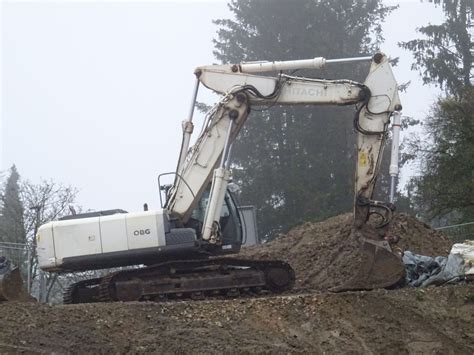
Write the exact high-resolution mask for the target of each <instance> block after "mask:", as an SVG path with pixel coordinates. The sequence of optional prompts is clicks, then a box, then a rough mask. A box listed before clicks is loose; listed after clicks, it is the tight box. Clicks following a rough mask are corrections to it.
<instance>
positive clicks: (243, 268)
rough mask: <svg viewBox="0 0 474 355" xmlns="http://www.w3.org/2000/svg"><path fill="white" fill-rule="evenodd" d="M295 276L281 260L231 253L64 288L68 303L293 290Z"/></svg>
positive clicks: (141, 270) (109, 276)
mask: <svg viewBox="0 0 474 355" xmlns="http://www.w3.org/2000/svg"><path fill="white" fill-rule="evenodd" d="M294 282H295V274H294V271H293V269H292V268H291V266H290V265H288V264H287V263H285V262H282V261H253V260H244V259H233V258H215V259H207V260H183V261H170V262H164V263H160V264H156V265H152V266H148V267H141V268H137V269H127V270H121V271H116V272H112V273H110V274H108V275H106V276H104V277H102V278H96V279H91V280H85V281H80V282H77V283H75V284H73V285H71V286H70V287H69V288H68V289H67V290H66V291H65V293H64V303H65V304H72V303H92V302H117V301H121V302H130V301H161V300H167V299H181V298H191V299H204V298H207V297H214V296H229V297H237V296H239V295H240V294H241V293H252V294H258V293H260V292H262V291H267V292H270V293H281V292H284V291H288V290H290V289H291V288H292V287H293V285H294Z"/></svg>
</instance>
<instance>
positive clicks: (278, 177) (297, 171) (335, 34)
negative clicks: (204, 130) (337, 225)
mask: <svg viewBox="0 0 474 355" xmlns="http://www.w3.org/2000/svg"><path fill="white" fill-rule="evenodd" d="M229 8H230V10H231V11H232V13H233V15H234V19H232V20H229V19H224V20H217V21H215V23H216V24H217V25H218V26H219V31H218V37H217V39H216V40H215V41H214V42H215V56H216V57H217V59H219V60H220V61H222V62H223V63H238V62H241V61H252V60H290V59H306V58H313V57H315V56H323V57H326V58H341V57H354V56H360V55H370V54H373V53H374V52H375V49H376V46H377V44H378V43H379V41H380V40H381V22H382V21H383V19H384V17H385V16H386V15H387V14H388V13H389V12H390V10H391V9H392V8H391V7H386V6H384V5H382V2H381V1H378V0H372V1H371V0H368V1H357V0H341V1H328V0H326V1H315V0H298V1H285V0H272V1H270V0H266V1H265V0H262V1H251V0H232V1H231V2H230V4H229ZM367 73H368V65H367V64H365V65H364V64H362V65H357V66H355V65H354V64H350V65H339V66H335V67H332V68H328V69H325V70H323V71H307V70H301V71H298V72H297V73H296V74H295V75H300V76H306V77H325V78H327V79H337V78H347V79H352V80H358V81H361V80H363V79H364V78H365V76H366V75H367ZM353 116H354V110H353V109H352V108H342V107H338V108H334V107H315V106H306V107H273V108H271V109H268V110H263V111H258V110H256V109H254V111H253V112H252V113H251V114H250V117H249V120H248V121H247V123H246V125H245V126H244V128H243V129H242V132H241V134H240V136H239V138H238V140H237V141H236V142H235V143H234V147H233V150H232V152H233V153H232V154H233V157H232V159H233V162H234V166H233V171H234V178H235V179H236V180H237V182H238V183H239V184H240V185H242V200H243V202H244V203H250V204H253V205H255V206H256V207H257V213H258V217H259V231H260V232H261V234H262V237H263V238H272V237H273V236H274V235H275V234H276V233H278V232H285V231H286V230H287V229H288V228H290V227H292V226H293V225H295V224H298V223H301V222H303V221H309V220H321V219H324V218H327V217H329V216H331V215H335V214H338V213H341V212H345V211H349V210H350V209H351V208H352V205H353V183H354V181H353V180H354V169H355V151H356V148H355V133H354V132H353V128H352V121H353Z"/></svg>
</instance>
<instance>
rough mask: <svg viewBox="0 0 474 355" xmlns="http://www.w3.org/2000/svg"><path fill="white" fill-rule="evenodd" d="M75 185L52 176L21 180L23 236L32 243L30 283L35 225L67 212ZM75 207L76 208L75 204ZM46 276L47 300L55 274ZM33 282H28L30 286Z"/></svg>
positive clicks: (35, 264)
mask: <svg viewBox="0 0 474 355" xmlns="http://www.w3.org/2000/svg"><path fill="white" fill-rule="evenodd" d="M77 192H78V191H77V189H76V188H74V187H71V186H65V185H62V184H60V183H56V182H54V181H52V180H49V181H48V180H43V181H42V182H40V183H39V184H34V183H32V182H30V181H24V182H23V183H22V186H21V200H22V202H23V206H24V207H25V208H24V216H23V221H24V225H25V231H26V238H27V241H28V243H29V244H30V246H31V255H30V275H31V280H32V281H31V283H33V280H35V279H37V277H38V257H37V249H36V238H37V232H38V228H39V227H40V226H41V225H42V224H44V223H47V222H50V221H53V220H56V219H58V218H60V217H62V216H65V215H67V214H69V211H70V209H69V207H70V206H73V205H74V204H75V199H76V196H77ZM76 209H79V208H78V207H77V206H76ZM45 277H46V300H47V299H48V298H49V296H50V294H51V292H52V290H53V288H54V284H55V283H56V281H57V279H58V276H57V274H47V275H45ZM31 286H32V285H31V284H30V287H31Z"/></svg>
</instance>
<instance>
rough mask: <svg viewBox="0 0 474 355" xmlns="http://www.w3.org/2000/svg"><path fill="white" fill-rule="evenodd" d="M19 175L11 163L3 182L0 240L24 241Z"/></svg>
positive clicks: (10, 241) (9, 241)
mask: <svg viewBox="0 0 474 355" xmlns="http://www.w3.org/2000/svg"><path fill="white" fill-rule="evenodd" d="M19 180H20V175H19V174H18V171H17V169H16V167H15V165H13V166H12V167H11V168H10V174H9V176H8V178H7V181H6V183H5V187H4V192H3V196H2V197H1V200H2V207H1V215H0V242H8V243H25V242H26V233H25V228H24V225H23V204H22V202H21V200H20V187H19Z"/></svg>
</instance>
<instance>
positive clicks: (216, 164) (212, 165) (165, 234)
mask: <svg viewBox="0 0 474 355" xmlns="http://www.w3.org/2000/svg"><path fill="white" fill-rule="evenodd" d="M358 61H366V62H370V63H371V65H370V70H369V74H368V76H367V78H366V79H365V82H364V83H358V82H355V81H351V80H322V79H309V78H304V77H297V76H291V75H287V74H284V73H283V72H284V71H293V70H298V69H321V68H323V67H325V66H326V65H333V64H337V63H339V62H358ZM265 72H277V73H278V74H277V75H276V76H275V77H271V76H267V74H264V75H259V74H260V73H265ZM195 75H196V86H195V88H194V94H193V100H192V105H191V111H190V115H189V118H188V120H186V121H184V122H183V141H182V146H181V150H180V155H179V159H178V164H177V169H176V172H174V173H172V174H174V183H173V184H172V185H168V186H163V187H162V189H163V190H165V195H166V201H165V202H164V203H163V204H162V208H161V209H158V210H154V211H151V210H147V209H146V210H144V211H141V212H134V213H127V212H125V211H123V210H108V211H99V212H92V213H85V214H77V215H71V216H66V217H64V218H62V219H61V220H58V221H53V222H49V223H47V224H45V225H43V226H41V227H40V228H39V231H38V235H37V241H38V248H37V250H38V261H39V266H40V268H41V269H42V270H44V271H48V272H58V273H65V272H76V271H85V270H95V269H103V268H114V267H119V268H120V269H119V270H118V271H115V272H111V273H109V274H108V275H106V276H104V277H100V278H96V279H90V280H84V281H80V282H78V283H76V284H73V285H71V287H69V288H68V290H67V291H66V293H65V296H64V302H65V303H83V302H98V301H137V300H159V299H163V298H174V297H190V298H193V299H194V298H197V299H198V298H203V297H206V296H208V295H218V294H226V295H234V296H235V295H238V294H239V293H241V292H261V291H262V290H266V291H267V292H274V293H278V292H283V291H286V290H289V289H291V288H292V286H293V284H294V280H295V275H294V271H293V269H292V268H291V266H290V265H288V264H287V263H285V262H282V261H278V260H274V261H263V260H246V259H239V258H231V257H227V256H225V257H222V256H221V257H218V256H219V255H223V254H232V253H234V254H235V253H238V252H239V250H240V246H241V244H242V225H241V220H240V216H239V213H238V210H237V207H236V203H235V200H234V197H233V195H232V193H231V192H230V191H229V189H228V185H229V182H230V180H231V170H230V161H231V159H230V155H231V147H232V143H233V142H234V141H235V139H236V137H237V136H238V134H239V131H240V130H241V128H242V126H243V125H244V124H245V122H246V120H247V116H248V115H249V113H250V111H251V108H252V107H255V106H258V107H268V106H273V105H355V107H356V112H355V117H354V128H355V131H356V133H357V149H358V154H357V166H356V181H355V198H354V222H353V233H352V236H353V237H354V238H356V239H357V241H358V243H359V244H360V250H361V252H362V255H363V256H364V257H363V258H362V259H361V266H360V268H359V270H354V276H353V278H352V279H351V280H349V281H348V282H346V283H345V284H344V285H342V286H341V287H340V288H338V289H337V290H335V291H343V290H367V289H373V288H381V287H390V286H392V285H394V284H396V283H397V282H399V281H400V280H401V279H402V278H403V277H404V267H403V264H402V263H401V261H400V259H399V258H398V257H397V256H396V255H395V254H394V253H392V251H391V248H390V245H389V243H388V242H387V241H386V240H384V238H383V234H384V233H383V231H384V228H386V226H387V225H388V223H389V222H390V217H391V213H392V211H393V206H392V205H390V204H387V203H382V202H378V201H374V200H373V199H372V195H373V191H374V186H375V182H376V179H377V176H378V174H379V170H380V164H381V157H382V151H383V148H384V144H385V141H386V138H387V132H388V126H389V122H390V119H391V117H392V115H394V116H396V115H399V112H398V111H400V110H401V104H400V100H399V96H398V88H397V83H396V81H395V78H394V76H393V73H392V68H391V65H390V63H389V59H388V58H387V56H386V55H384V54H382V53H377V54H375V55H374V56H373V57H362V58H346V59H332V60H326V59H324V58H321V57H319V58H314V59H308V60H295V61H281V62H246V63H240V64H236V65H227V64H226V65H211V66H203V67H199V68H197V69H196V71H195ZM200 84H203V85H204V86H206V87H207V88H209V89H211V90H213V91H215V92H217V93H219V94H221V95H222V98H221V99H220V101H219V102H218V103H217V105H215V106H214V107H213V108H212V109H211V110H210V112H209V113H208V114H207V116H206V118H205V121H204V124H203V127H202V130H201V132H200V134H199V136H198V137H197V139H196V142H195V144H194V145H193V146H192V147H189V145H190V139H191V135H192V132H193V123H192V117H193V112H194V109H195V104H196V97H197V93H198V88H199V85H200ZM163 175H166V174H162V176H163ZM159 180H160V178H159ZM374 213H375V214H377V215H378V216H381V217H382V220H381V222H380V223H379V226H378V227H380V228H378V229H377V230H378V231H376V229H375V228H374V227H372V226H371V225H370V224H369V222H368V220H369V216H370V215H372V214H374ZM374 231H375V232H374ZM380 231H382V232H380ZM128 266H134V267H130V268H122V267H128Z"/></svg>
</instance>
